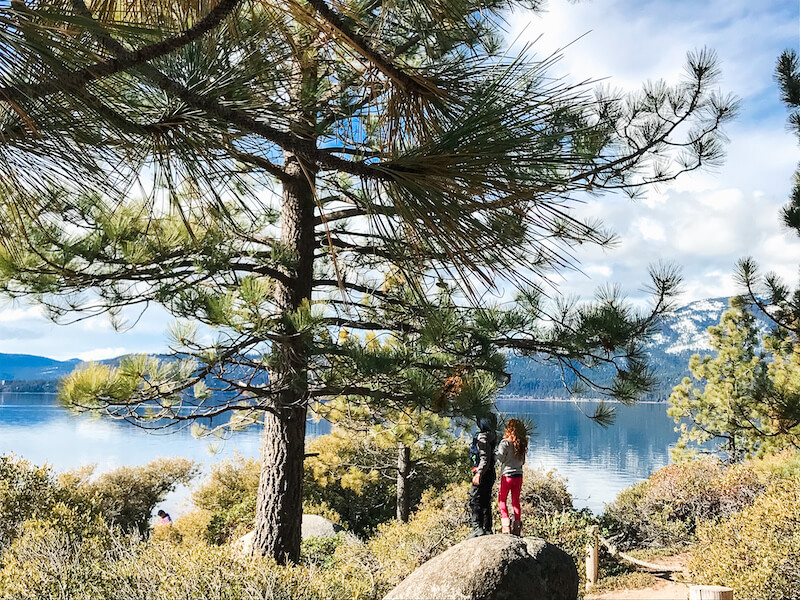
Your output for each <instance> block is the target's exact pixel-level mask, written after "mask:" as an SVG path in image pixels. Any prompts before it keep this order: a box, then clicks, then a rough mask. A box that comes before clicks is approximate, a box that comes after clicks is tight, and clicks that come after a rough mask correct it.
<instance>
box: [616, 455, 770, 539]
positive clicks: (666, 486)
mask: <svg viewBox="0 0 800 600" xmlns="http://www.w3.org/2000/svg"><path fill="white" fill-rule="evenodd" d="M767 483H768V478H767V475H766V473H765V471H763V470H758V469H755V468H754V467H753V466H752V465H751V464H750V463H744V464H740V465H734V466H732V467H728V468H726V467H725V466H724V465H723V464H722V462H720V461H719V460H718V459H714V458H703V459H699V460H694V461H690V462H682V463H677V464H672V465H667V466H666V467H663V468H661V469H659V470H658V471H655V472H654V473H653V474H652V475H651V476H650V478H649V479H647V480H645V481H641V482H637V483H635V484H634V485H633V486H631V487H628V488H626V489H625V490H623V491H622V492H620V494H619V495H618V496H617V498H616V499H615V500H614V502H612V503H611V504H609V505H607V506H606V511H605V514H604V515H603V517H602V522H603V525H604V526H605V527H606V528H607V529H608V530H609V531H610V532H611V533H612V534H614V535H615V536H616V537H617V543H618V544H619V545H621V546H623V547H626V546H627V547H641V546H680V545H684V544H688V543H691V542H692V541H693V540H694V538H695V531H696V527H697V523H698V522H699V521H703V520H708V519H715V518H719V517H724V516H727V515H730V514H733V513H735V512H737V511H739V510H741V509H743V508H744V507H747V506H750V505H751V504H752V503H753V501H754V499H755V498H756V497H758V495H759V494H761V493H762V492H763V491H764V489H765V488H766V486H767Z"/></svg>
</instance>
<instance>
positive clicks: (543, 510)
mask: <svg viewBox="0 0 800 600" xmlns="http://www.w3.org/2000/svg"><path fill="white" fill-rule="evenodd" d="M520 504H521V506H522V511H523V513H524V514H526V515H540V516H541V515H547V514H552V513H558V512H563V511H565V510H572V495H571V494H570V493H569V492H568V491H567V480H566V479H565V478H564V477H562V476H561V475H559V474H558V472H556V471H554V470H552V469H551V470H550V471H545V470H544V469H532V468H530V467H525V472H524V477H523V478H522V491H521V492H520Z"/></svg>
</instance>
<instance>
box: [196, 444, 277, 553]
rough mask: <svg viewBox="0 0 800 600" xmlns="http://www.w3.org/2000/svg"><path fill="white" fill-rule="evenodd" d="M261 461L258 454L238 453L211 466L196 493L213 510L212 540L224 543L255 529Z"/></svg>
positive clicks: (209, 530) (202, 504)
mask: <svg viewBox="0 0 800 600" xmlns="http://www.w3.org/2000/svg"><path fill="white" fill-rule="evenodd" d="M260 474H261V464H260V463H259V461H258V460H257V459H255V458H246V457H242V456H235V457H234V458H231V459H228V460H224V461H221V462H219V463H217V464H215V465H214V466H213V467H212V468H211V473H210V474H209V476H208V477H207V478H206V479H205V480H204V481H203V483H202V484H201V485H200V486H199V487H198V488H197V490H195V491H194V493H193V494H192V501H193V502H194V504H195V506H197V507H198V508H200V509H202V510H205V511H208V513H209V514H210V518H209V523H208V526H207V531H206V536H207V538H208V541H210V542H212V543H215V544H222V543H224V542H227V541H229V540H232V539H234V538H236V537H238V536H240V535H242V534H244V533H245V532H247V531H249V530H251V529H253V527H254V526H255V518H256V496H257V494H258V480H259V477H260Z"/></svg>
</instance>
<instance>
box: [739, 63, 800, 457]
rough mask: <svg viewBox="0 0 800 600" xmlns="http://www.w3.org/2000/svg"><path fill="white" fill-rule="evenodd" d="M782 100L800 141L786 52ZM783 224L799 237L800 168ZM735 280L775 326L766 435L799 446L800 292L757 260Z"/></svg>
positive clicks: (793, 77) (799, 70) (780, 74)
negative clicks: (799, 357)
mask: <svg viewBox="0 0 800 600" xmlns="http://www.w3.org/2000/svg"><path fill="white" fill-rule="evenodd" d="M775 77H776V79H777V81H778V83H779V84H780V86H781V99H782V100H783V102H784V104H785V105H786V107H787V108H789V109H790V110H791V111H792V112H791V113H790V115H789V125H790V127H791V128H792V129H793V130H794V131H795V133H797V135H798V136H800V61H798V56H797V53H796V52H795V51H794V50H787V51H785V52H784V53H783V54H782V55H781V56H780V58H779V59H778V63H777V66H776V70H775ZM781 217H782V221H783V224H784V225H785V226H786V227H787V228H788V229H790V230H793V231H794V232H795V233H797V234H799V235H800V169H798V171H797V172H796V173H795V175H794V182H793V187H792V191H791V193H790V196H789V202H788V204H787V205H786V206H785V207H784V208H783V210H782V213H781ZM736 276H737V278H738V279H739V281H740V283H741V286H742V288H743V290H744V292H745V293H746V296H747V298H748V300H749V302H750V303H751V304H753V305H754V306H756V307H757V308H758V309H759V310H760V311H762V312H763V314H765V315H766V316H767V317H768V318H770V319H771V320H772V322H773V325H774V329H773V331H772V333H771V334H770V335H769V336H766V337H765V340H764V346H765V348H766V349H767V350H768V351H769V352H771V354H772V363H771V364H770V365H769V368H768V374H767V377H766V378H765V379H764V381H763V383H762V385H760V386H759V387H758V389H757V390H756V394H757V398H758V401H759V402H761V403H762V404H763V405H764V410H765V411H768V412H769V413H770V414H771V415H772V417H773V418H772V421H771V428H770V429H769V431H765V432H764V434H765V435H764V440H765V444H766V445H767V446H769V447H770V448H772V449H778V448H780V447H782V446H784V445H792V446H794V447H798V445H799V443H798V440H799V439H800V438H799V437H798V436H799V435H800V393H798V386H797V371H796V368H797V366H798V365H799V364H800V359H798V353H800V288H798V289H794V290H792V289H791V287H790V286H789V285H787V284H786V282H785V281H783V279H782V278H781V277H780V276H778V275H777V274H776V273H774V272H766V273H764V272H762V271H761V270H760V268H759V265H758V264H757V263H756V262H755V260H753V259H752V258H744V259H742V260H740V261H739V263H738V264H737V268H736Z"/></svg>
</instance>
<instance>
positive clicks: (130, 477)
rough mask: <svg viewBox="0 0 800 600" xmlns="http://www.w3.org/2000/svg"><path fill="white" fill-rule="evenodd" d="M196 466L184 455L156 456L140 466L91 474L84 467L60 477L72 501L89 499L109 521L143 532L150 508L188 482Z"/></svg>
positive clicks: (196, 470)
mask: <svg viewBox="0 0 800 600" xmlns="http://www.w3.org/2000/svg"><path fill="white" fill-rule="evenodd" d="M197 472H198V466H197V464H196V463H194V462H193V461H191V460H189V459H187V458H158V459H156V460H153V461H151V462H149V463H147V464H146V465H144V466H140V467H130V466H124V467H119V468H117V469H114V470H112V471H108V472H106V473H101V474H100V475H98V476H97V477H96V478H91V476H92V474H93V468H91V467H84V468H82V469H80V470H79V471H77V473H78V474H79V476H78V477H76V476H75V473H76V472H73V473H67V474H65V476H62V477H61V478H59V480H60V484H61V487H62V489H63V490H65V491H68V492H69V493H70V494H71V495H72V497H73V498H72V501H73V502H74V503H82V502H85V503H88V504H89V506H90V507H91V509H93V510H95V511H97V512H99V513H101V514H102V515H103V516H104V517H105V518H106V519H108V520H109V521H110V522H111V523H113V524H115V525H118V526H119V527H121V528H122V529H123V530H125V531H133V530H138V531H139V532H140V533H142V534H143V533H145V532H146V531H147V530H148V529H149V528H150V519H151V517H152V514H153V509H154V508H155V507H156V505H157V504H158V503H159V502H161V501H162V500H163V499H164V497H165V496H166V495H167V493H169V492H171V491H173V490H174V489H175V488H176V487H177V486H178V485H180V484H186V483H189V481H191V480H192V478H193V477H194V476H195V475H196V474H197Z"/></svg>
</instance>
